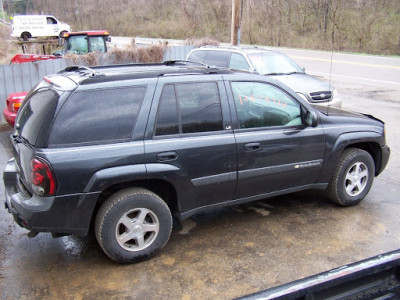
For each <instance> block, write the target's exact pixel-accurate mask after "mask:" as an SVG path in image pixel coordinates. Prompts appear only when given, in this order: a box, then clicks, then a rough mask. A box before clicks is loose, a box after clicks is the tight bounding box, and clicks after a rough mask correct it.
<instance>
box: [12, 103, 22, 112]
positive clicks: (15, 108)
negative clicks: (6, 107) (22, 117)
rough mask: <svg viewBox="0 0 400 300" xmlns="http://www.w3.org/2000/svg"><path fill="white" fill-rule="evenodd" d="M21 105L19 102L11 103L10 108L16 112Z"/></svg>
mask: <svg viewBox="0 0 400 300" xmlns="http://www.w3.org/2000/svg"><path fill="white" fill-rule="evenodd" d="M20 107H21V102H16V103H13V105H12V108H13V112H18V109H19V108H20Z"/></svg>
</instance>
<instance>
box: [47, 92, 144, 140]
mask: <svg viewBox="0 0 400 300" xmlns="http://www.w3.org/2000/svg"><path fill="white" fill-rule="evenodd" d="M145 92H146V87H144V86H140V87H128V88H118V89H106V90H105V89H103V90H91V91H81V92H76V93H74V94H73V95H71V97H70V98H69V99H67V100H66V103H65V104H64V106H63V107H62V108H61V109H60V112H59V113H58V115H57V117H56V120H55V122H54V125H53V128H52V131H51V133H50V137H49V147H57V146H68V145H80V144H101V143H108V142H110V143H111V142H118V141H127V140H130V138H131V136H132V131H133V128H134V126H135V124H136V119H137V117H138V114H139V111H140V108H141V106H142V102H143V99H144V95H145Z"/></svg>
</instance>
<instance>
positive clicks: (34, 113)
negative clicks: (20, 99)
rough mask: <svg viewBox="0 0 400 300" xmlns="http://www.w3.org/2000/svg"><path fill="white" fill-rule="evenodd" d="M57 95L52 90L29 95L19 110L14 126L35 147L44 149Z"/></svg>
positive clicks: (40, 90) (43, 90)
mask: <svg viewBox="0 0 400 300" xmlns="http://www.w3.org/2000/svg"><path fill="white" fill-rule="evenodd" d="M58 99H59V95H58V94H57V93H56V92H55V91H54V90H52V89H39V90H38V91H36V92H34V93H32V94H29V95H28V96H27V97H26V99H25V101H24V103H23V105H22V107H21V109H20V110H19V113H18V116H17V119H16V121H15V126H16V129H17V131H18V132H19V133H20V135H21V136H22V137H23V138H24V139H26V140H27V141H28V142H29V143H30V144H32V145H34V146H36V147H44V146H45V139H46V137H47V132H48V129H49V128H50V125H51V122H52V121H53V118H54V114H55V111H56V107H57V104H58Z"/></svg>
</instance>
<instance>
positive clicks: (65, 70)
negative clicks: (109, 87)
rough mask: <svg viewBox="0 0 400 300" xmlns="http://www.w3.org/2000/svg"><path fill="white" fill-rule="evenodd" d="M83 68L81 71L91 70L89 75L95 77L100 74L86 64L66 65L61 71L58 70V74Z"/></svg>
mask: <svg viewBox="0 0 400 300" xmlns="http://www.w3.org/2000/svg"><path fill="white" fill-rule="evenodd" d="M79 70H81V72H80V73H84V72H82V71H83V70H85V71H89V73H90V74H89V76H90V77H95V76H97V75H100V74H99V73H97V72H96V71H95V70H93V69H92V68H89V67H86V66H69V67H66V68H65V69H62V70H60V71H58V72H57V74H63V73H67V72H76V71H79Z"/></svg>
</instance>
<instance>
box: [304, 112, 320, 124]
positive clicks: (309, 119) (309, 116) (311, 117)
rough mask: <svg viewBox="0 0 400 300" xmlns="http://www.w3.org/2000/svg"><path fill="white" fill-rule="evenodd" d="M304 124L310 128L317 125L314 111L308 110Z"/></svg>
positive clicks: (316, 116)
mask: <svg viewBox="0 0 400 300" xmlns="http://www.w3.org/2000/svg"><path fill="white" fill-rule="evenodd" d="M306 124H307V125H308V126H311V127H316V126H317V125H318V115H317V113H316V112H315V111H312V110H308V111H307V113H306Z"/></svg>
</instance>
